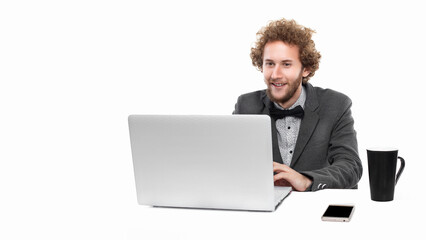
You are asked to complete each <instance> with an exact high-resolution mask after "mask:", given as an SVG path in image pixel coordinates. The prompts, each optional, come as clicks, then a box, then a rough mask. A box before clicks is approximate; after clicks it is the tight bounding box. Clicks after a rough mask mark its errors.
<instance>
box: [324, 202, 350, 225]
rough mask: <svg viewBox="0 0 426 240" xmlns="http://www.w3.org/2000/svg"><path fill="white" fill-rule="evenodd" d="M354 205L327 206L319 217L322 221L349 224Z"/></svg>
mask: <svg viewBox="0 0 426 240" xmlns="http://www.w3.org/2000/svg"><path fill="white" fill-rule="evenodd" d="M354 211H355V206H354V205H329V206H328V208H327V210H325V212H324V214H323V215H322V217H321V220H323V221H332V222H349V221H350V220H351V218H352V215H353V214H354Z"/></svg>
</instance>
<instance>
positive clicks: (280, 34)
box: [250, 18, 321, 83]
mask: <svg viewBox="0 0 426 240" xmlns="http://www.w3.org/2000/svg"><path fill="white" fill-rule="evenodd" d="M313 33H315V31H314V30H312V29H310V28H306V27H304V26H302V25H299V24H297V23H296V21H294V20H286V19H284V18H283V19H280V20H277V21H272V22H270V23H269V24H268V25H267V26H266V27H263V28H261V29H260V30H259V31H258V32H257V34H256V36H257V41H256V43H255V47H253V48H251V53H250V57H251V60H252V63H253V66H255V67H256V68H257V69H258V70H262V66H263V50H264V48H265V45H266V43H268V42H273V41H283V42H285V43H287V44H290V45H296V46H298V47H299V57H300V61H301V62H302V66H303V67H304V68H306V69H308V70H309V71H310V73H309V75H308V76H306V77H303V83H306V82H308V80H309V79H310V78H311V77H312V76H314V75H315V71H316V70H318V68H319V62H320V59H321V54H320V53H319V52H318V51H317V50H316V49H315V43H314V41H313V40H312V39H311V38H312V34H313Z"/></svg>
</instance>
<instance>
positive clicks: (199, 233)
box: [123, 189, 426, 239]
mask: <svg viewBox="0 0 426 240" xmlns="http://www.w3.org/2000/svg"><path fill="white" fill-rule="evenodd" d="M366 190H368V189H366ZM369 197H370V196H369V192H365V191H360V190H324V191H319V192H314V193H312V192H311V193H300V192H293V193H291V195H290V196H289V197H288V198H287V199H285V200H284V202H283V203H282V205H281V206H280V207H279V208H278V209H277V211H276V212H272V213H265V212H241V211H219V210H194V209H170V208H151V207H145V206H139V207H135V208H132V210H130V211H131V212H129V213H128V215H126V218H127V219H123V221H126V222H128V224H129V225H128V228H127V229H126V233H125V238H127V239H148V236H149V239H275V238H277V239H326V238H327V239H363V238H364V239H367V238H368V239H406V237H410V236H411V237H415V238H416V239H425V238H422V237H421V236H423V237H424V236H426V235H425V234H424V230H423V228H424V226H425V225H424V222H425V221H422V220H423V219H422V218H423V217H422V216H420V215H417V214H420V212H422V213H423V214H424V213H425V211H424V209H421V210H420V209H419V211H418V212H417V213H416V212H413V208H412V206H411V205H410V204H417V203H418V202H416V201H412V200H411V199H406V198H403V197H401V196H399V197H400V199H395V201H392V202H374V201H371V200H370V198H369ZM401 202H405V204H401ZM332 203H336V204H345V203H348V204H350V203H352V204H355V206H356V209H355V213H354V216H353V218H352V220H351V222H348V223H342V222H323V221H321V216H322V214H323V213H324V211H325V209H326V207H327V206H328V204H332ZM421 207H423V206H421ZM423 216H424V215H423ZM373 237H374V238H373ZM376 237H377V238H376ZM387 237H389V238H387Z"/></svg>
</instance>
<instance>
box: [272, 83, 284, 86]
mask: <svg viewBox="0 0 426 240" xmlns="http://www.w3.org/2000/svg"><path fill="white" fill-rule="evenodd" d="M273 85H275V86H277V87H281V86H284V83H273Z"/></svg>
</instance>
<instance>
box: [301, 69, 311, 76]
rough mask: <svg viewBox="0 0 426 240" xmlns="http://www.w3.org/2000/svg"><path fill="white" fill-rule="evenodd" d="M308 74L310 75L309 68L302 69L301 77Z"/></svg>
mask: <svg viewBox="0 0 426 240" xmlns="http://www.w3.org/2000/svg"><path fill="white" fill-rule="evenodd" d="M310 73H311V70H309V68H303V73H302V76H303V77H307V76H308V75H309V74H310Z"/></svg>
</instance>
